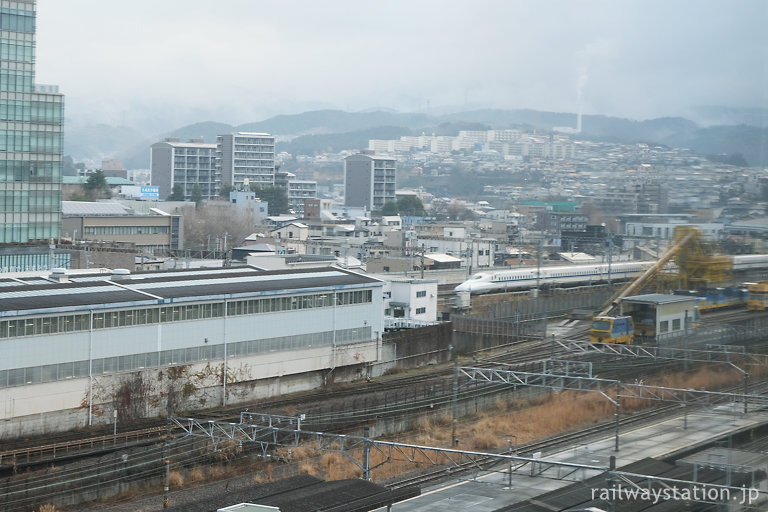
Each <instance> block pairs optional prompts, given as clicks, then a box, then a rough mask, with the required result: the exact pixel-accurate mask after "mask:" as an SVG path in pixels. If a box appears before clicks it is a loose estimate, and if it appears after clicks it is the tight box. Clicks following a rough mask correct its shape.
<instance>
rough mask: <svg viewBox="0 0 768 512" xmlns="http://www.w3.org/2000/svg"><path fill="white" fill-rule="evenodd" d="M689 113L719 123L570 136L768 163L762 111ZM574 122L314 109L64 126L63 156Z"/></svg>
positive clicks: (309, 148)
mask: <svg viewBox="0 0 768 512" xmlns="http://www.w3.org/2000/svg"><path fill="white" fill-rule="evenodd" d="M693 114H694V115H693V116H691V117H694V118H695V119H697V120H698V121H699V122H702V121H705V122H706V121H709V122H715V123H722V124H717V125H713V126H700V125H699V124H697V123H695V122H694V121H691V120H690V119H686V118H682V117H665V118H659V119H652V120H647V121H634V120H630V119H622V118H615V117H607V116H599V115H585V116H583V121H582V133H581V134H579V135H575V136H574V137H575V138H577V139H578V138H583V139H588V140H602V141H613V142H622V143H638V142H645V143H651V144H662V145H667V146H673V147H685V148H690V149H691V150H693V151H695V152H697V153H700V154H705V155H729V156H734V155H740V156H741V157H743V159H744V161H746V163H747V164H748V165H750V166H757V167H766V166H768V129H767V128H765V126H766V123H765V122H764V120H765V118H766V112H765V110H764V109H728V108H725V107H702V108H701V109H700V110H698V111H697V112H694V113H693ZM575 124H576V116H575V114H568V113H555V112H542V111H535V110H497V109H484V110H473V111H468V112H457V113H452V114H445V115H428V114H423V113H398V112H389V111H373V112H344V111H341V110H317V111H312V112H304V113H302V114H295V115H279V116H275V117H271V118H269V119H266V120H264V121H259V122H252V123H246V124H241V125H238V126H233V125H229V124H225V123H217V122H201V123H195V124H191V125H188V126H184V127H181V128H178V129H176V130H173V131H172V132H169V133H164V134H158V135H155V136H152V137H147V135H146V133H139V132H138V131H135V130H132V129H130V128H126V127H116V126H108V125H91V126H86V127H79V128H77V127H70V126H67V127H66V131H65V154H66V155H70V156H72V158H73V159H74V160H75V161H81V160H84V159H93V160H95V161H96V162H98V161H99V159H101V158H114V159H117V160H120V161H122V162H123V163H124V165H125V167H126V168H127V169H148V168H149V146H150V145H151V144H153V143H155V142H158V141H161V140H163V139H164V138H165V137H177V138H179V139H182V140H185V139H190V138H203V139H204V140H205V142H210V143H213V142H215V141H216V136H217V135H219V134H222V133H231V132H234V131H253V132H267V133H271V134H273V135H275V136H276V137H277V140H278V142H277V148H276V150H277V151H278V152H280V151H287V152H289V153H292V154H313V153H320V152H337V151H340V150H342V149H363V148H367V147H368V139H397V138H399V137H400V136H402V135H418V134H421V133H427V134H433V133H434V134H436V135H456V134H457V133H458V131H459V130H488V129H508V128H518V129H520V128H522V129H526V130H534V129H536V130H541V131H549V130H551V129H552V128H553V127H555V126H575Z"/></svg>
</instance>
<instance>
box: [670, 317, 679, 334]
mask: <svg viewBox="0 0 768 512" xmlns="http://www.w3.org/2000/svg"><path fill="white" fill-rule="evenodd" d="M672 330H673V331H679V330H680V319H679V318H675V319H673V320H672Z"/></svg>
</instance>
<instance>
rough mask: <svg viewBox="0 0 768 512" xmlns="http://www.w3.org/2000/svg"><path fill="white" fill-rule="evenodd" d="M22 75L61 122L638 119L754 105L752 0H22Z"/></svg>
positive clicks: (766, 74)
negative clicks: (29, 53)
mask: <svg viewBox="0 0 768 512" xmlns="http://www.w3.org/2000/svg"><path fill="white" fill-rule="evenodd" d="M37 9H38V26H37V81H38V83H50V84H58V85H59V86H60V88H61V92H63V93H64V94H65V95H66V103H67V117H68V118H70V119H71V120H73V121H74V122H77V123H84V122H105V123H110V124H120V123H125V124H126V125H130V126H134V127H141V126H146V125H147V124H146V123H147V122H148V121H149V120H152V119H153V118H154V119H156V120H159V121H160V122H162V123H165V124H167V125H168V127H169V128H173V127H177V126H181V125H183V124H187V123H191V122H195V121H205V120H212V121H221V122H226V123H232V124H238V123H243V122H248V121H256V120H261V119H264V118H266V117H269V116H271V115H275V114H280V113H286V114H291V113H298V112H302V111H305V110H313V109H318V108H340V109H346V110H351V111H358V110H364V109H370V108H373V107H386V108H392V109H397V110H400V111H421V112H425V111H431V112H436V111H438V110H439V108H440V107H445V106H453V107H457V108H461V107H464V106H466V107H467V108H475V107H479V106H483V107H502V108H534V109H541V110H552V111H568V112H575V111H577V109H578V104H579V97H581V98H582V102H583V110H584V112H585V113H594V114H606V115H616V116H625V117H632V118H635V119H648V118H653V117H659V116H664V115H678V114H685V113H686V111H687V110H686V109H687V108H688V107H690V106H693V105H702V104H703V105H727V106H763V107H765V106H766V105H768V102H767V97H768V96H767V95H768V92H767V91H768V87H767V85H768V1H763V0H722V1H712V0H685V1H681V0H678V1H670V0H658V1H657V0H639V1H634V0H621V1H616V0H609V1H585V0H562V1H553V0H548V1H533V0H526V1H515V0H475V1H474V2H461V3H458V2H451V1H449V0H439V1H438V0H435V1H431V0H407V1H403V0H386V1H379V2H374V1H368V0H303V1H292V0H279V1H271V2H267V1H257V0H218V1H216V2H214V1H211V0H131V1H129V2H126V1H120V2H117V1H112V0H38V2H37Z"/></svg>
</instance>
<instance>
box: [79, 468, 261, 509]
mask: <svg viewBox="0 0 768 512" xmlns="http://www.w3.org/2000/svg"><path fill="white" fill-rule="evenodd" d="M253 477H254V474H253V473H248V474H245V475H240V476H236V477H232V478H228V479H226V480H220V481H217V482H213V483H209V484H202V485H199V486H197V487H189V488H186V489H180V490H176V491H170V492H169V493H168V502H169V505H170V506H173V507H178V506H182V505H186V504H191V503H197V502H198V501H201V500H203V499H209V498H211V497H213V496H216V495H220V494H221V495H223V494H226V493H228V492H233V491H236V490H243V489H247V488H248V487H252V486H253V485H254V484H253ZM77 510H78V511H87V512H91V511H96V510H98V511H99V512H155V511H162V510H166V509H164V508H163V495H162V494H153V495H147V496H137V497H135V498H133V499H131V500H130V501H126V502H123V503H99V504H94V505H90V506H83V505H80V506H78V507H77Z"/></svg>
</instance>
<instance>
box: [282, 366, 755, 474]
mask: <svg viewBox="0 0 768 512" xmlns="http://www.w3.org/2000/svg"><path fill="white" fill-rule="evenodd" d="M741 381H742V376H741V374H740V373H738V372H736V371H734V370H731V369H728V370H726V369H723V368H722V367H705V368H702V369H700V370H698V371H697V372H694V373H690V374H686V373H681V374H674V375H667V376H663V377H659V378H656V379H651V380H648V381H646V382H645V384H647V385H655V386H662V387H670V388H681V389H708V390H715V389H719V388H722V387H725V386H729V385H734V384H738V383H740V382H741ZM657 404H658V402H653V401H650V400H642V399H626V398H625V399H622V402H621V410H622V411H623V412H630V411H638V410H642V409H645V408H648V407H652V406H654V405H657ZM614 413H615V407H614V405H613V404H612V403H611V402H610V401H608V400H607V399H606V398H605V397H603V396H602V395H599V394H597V393H587V392H575V391H563V392H559V393H553V394H547V395H545V396H541V397H539V398H536V399H533V400H527V401H506V400H498V401H497V402H496V403H495V404H494V407H492V408H491V409H490V410H487V411H484V412H481V413H478V414H475V415H472V416H470V417H467V418H463V419H462V420H461V421H460V422H459V424H458V426H457V438H458V440H459V447H460V448H462V449H465V450H477V451H493V450H498V449H500V448H507V447H509V446H510V445H512V446H513V447H514V445H521V444H525V443H529V442H532V441H535V440H537V439H541V438H545V437H549V436H552V435H555V434H558V433H560V432H564V431H568V430H575V429H579V428H583V427H585V426H588V425H590V424H593V423H597V422H599V421H604V420H607V419H610V418H612V417H613V415H614ZM451 423H452V420H451V417H450V416H449V415H448V414H443V415H441V416H439V417H438V418H434V417H432V416H424V417H422V418H420V419H419V420H418V422H417V424H416V427H415V428H414V431H413V432H412V433H411V435H410V436H408V437H409V439H411V440H412V442H415V443H417V444H422V445H427V446H443V447H449V446H450V437H451ZM303 455H311V456H312V457H311V458H309V457H308V458H306V459H302V456H303ZM318 455H320V454H319V453H317V451H316V450H312V449H307V450H306V451H302V449H301V448H299V449H294V450H293V460H304V461H305V462H303V463H302V468H303V471H304V472H307V473H310V474H315V475H320V476H323V477H325V478H326V479H327V480H337V479H342V478H353V477H359V476H360V470H359V469H358V468H357V467H356V466H355V465H354V464H352V463H351V462H349V461H348V460H347V459H346V457H344V456H343V455H341V454H339V453H325V454H322V455H321V456H320V457H319V463H312V459H317V458H318ZM352 455H353V456H354V457H356V458H357V460H361V458H362V453H361V452H358V453H352ZM389 456H391V458H388V455H384V454H382V453H379V452H377V451H375V450H374V451H372V453H371V465H372V466H376V465H378V464H381V463H382V462H387V463H386V464H384V465H382V466H380V467H377V468H376V470H375V471H374V472H373V477H374V480H376V481H383V480H388V479H390V478H393V477H395V476H398V475H401V474H403V473H406V472H410V471H414V470H417V469H419V468H423V467H427V466H431V465H433V464H441V463H445V462H446V459H445V456H443V455H439V454H437V455H431V456H432V457H433V460H427V459H426V458H425V457H424V456H423V455H420V454H409V456H408V457H405V456H403V455H398V454H396V453H392V454H389ZM310 468H311V469H310Z"/></svg>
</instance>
